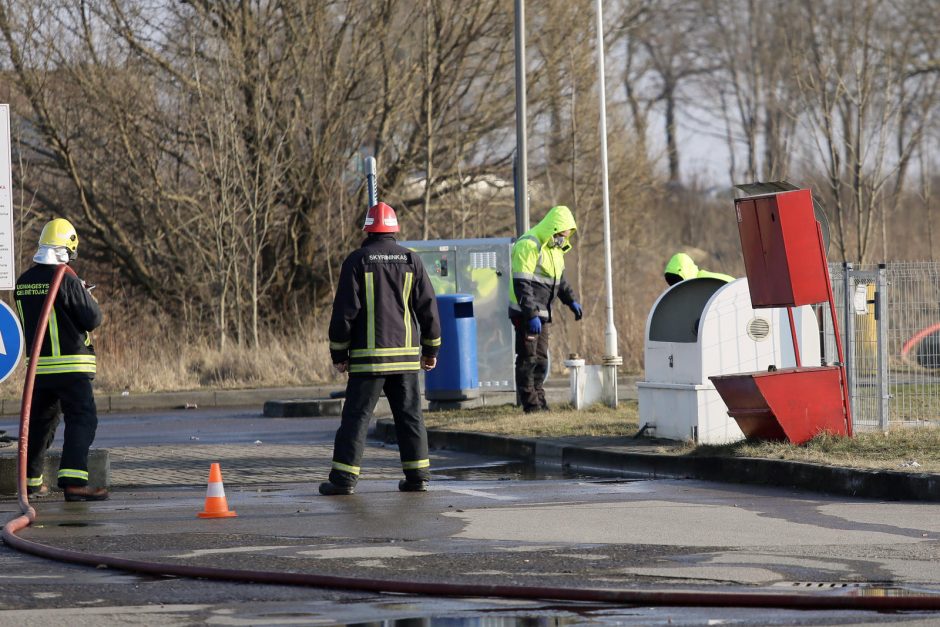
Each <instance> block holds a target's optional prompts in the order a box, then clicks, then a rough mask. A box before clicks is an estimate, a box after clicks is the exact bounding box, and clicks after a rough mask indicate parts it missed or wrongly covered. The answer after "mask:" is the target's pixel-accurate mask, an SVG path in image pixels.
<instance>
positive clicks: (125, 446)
mask: <svg viewBox="0 0 940 627" xmlns="http://www.w3.org/2000/svg"><path fill="white" fill-rule="evenodd" d="M335 426H336V420H335V419H312V420H311V419H268V418H261V417H260V414H259V413H258V412H256V411H254V410H211V411H201V410H197V411H178V412H154V413H147V414H125V415H117V414H115V415H103V416H102V420H101V429H100V436H99V439H98V445H100V446H107V447H109V448H113V449H114V450H116V451H121V454H120V455H118V456H114V453H112V455H113V456H114V457H115V458H114V459H112V468H113V471H114V473H115V475H116V476H118V477H120V476H121V472H124V473H125V475H126V476H131V477H133V476H134V475H135V474H138V472H137V471H134V472H131V471H129V470H127V468H137V466H135V464H140V459H141V458H142V456H144V455H147V454H149V455H150V457H149V458H148V459H149V460H150V461H149V462H148V463H149V464H150V466H148V468H152V469H153V472H154V473H155V474H159V473H160V472H163V473H164V479H163V480H164V481H165V482H164V483H162V484H155V485H136V486H132V485H127V486H126V487H121V485H120V484H119V485H118V486H117V487H116V488H115V491H114V497H113V499H112V500H111V501H108V502H106V503H96V504H66V503H64V502H62V501H61V500H60V499H58V498H56V497H53V498H51V499H50V500H48V501H44V502H40V503H38V504H37V510H38V520H37V522H36V524H34V525H33V526H32V527H30V528H29V529H26V530H24V531H23V532H21V534H20V535H21V536H22V537H24V538H27V539H30V540H34V541H37V542H42V543H47V544H49V545H52V546H57V547H63V548H70V549H74V550H81V551H86V552H100V553H106V554H109V555H117V556H123V557H130V558H135V559H146V560H154V561H163V562H172V563H181V564H194V565H205V566H217V567H226V568H240V569H252V570H281V571H291V572H311V573H319V574H334V575H344V576H356V577H368V578H380V577H388V578H391V579H396V580H411V581H426V582H450V583H481V582H485V583H499V584H504V585H506V586H518V585H541V586H559V587H565V588H576V587H594V588H616V589H638V590H665V591H675V590H682V591H693V592H699V593H702V594H710V593H714V592H729V591H737V592H752V591H764V592H767V591H769V592H780V593H785V592H797V593H800V594H824V595H845V596H848V597H853V595H854V596H868V595H903V594H906V593H911V592H923V591H930V592H934V591H936V592H938V593H940V560H938V557H940V542H938V538H940V505H932V504H924V503H916V504H913V503H903V502H902V503H896V502H892V503H883V502H871V501H865V500H857V499H849V498H839V497H832V498H830V497H825V496H820V495H816V494H813V495H807V494H802V493H798V492H793V491H788V490H781V489H775V488H761V487H750V486H739V485H724V484H710V483H705V482H697V481H680V480H669V481H662V480H660V481H646V480H644V481H633V480H627V479H613V478H609V477H608V478H602V477H580V478H557V477H561V476H562V475H561V473H560V472H558V471H555V472H549V473H548V474H547V476H549V477H555V478H550V479H547V480H537V481H531V480H525V479H524V478H523V477H526V476H528V475H527V474H525V473H520V472H517V469H516V468H514V467H513V466H511V465H503V464H502V462H503V461H505V460H498V459H493V458H487V457H484V456H477V455H467V454H463V453H456V452H453V451H435V452H433V453H432V464H433V466H434V467H435V469H436V471H437V474H436V478H435V481H433V482H432V489H431V491H430V492H428V493H426V494H402V493H399V492H398V491H397V489H396V483H397V479H398V476H399V474H400V471H399V470H398V469H397V467H396V465H397V451H395V449H394V448H389V447H384V446H380V445H377V444H375V445H373V446H370V448H369V449H368V450H367V451H366V456H365V460H364V463H363V467H364V473H365V474H364V479H363V481H362V482H361V483H360V488H359V490H358V492H357V494H356V495H354V496H351V497H333V498H326V497H321V496H319V495H317V494H316V483H317V482H318V481H319V480H321V479H322V477H324V476H325V471H326V469H327V467H328V464H329V454H330V444H331V441H332V435H333V429H335ZM4 428H8V427H5V426H3V423H0V429H4ZM13 430H15V427H14V429H13ZM192 438H198V439H197V440H194V439H192ZM259 442H260V444H259ZM205 451H209V452H213V451H220V452H223V453H224V454H225V455H229V457H228V459H230V460H231V465H227V466H226V473H225V478H226V484H225V488H226V494H227V498H228V503H229V506H230V507H232V508H233V509H235V510H236V511H237V512H238V517H237V518H231V519H224V520H201V519H197V518H196V516H195V513H196V512H198V511H200V510H201V509H202V505H203V498H204V493H205V484H204V483H202V484H201V485H200V482H201V481H204V478H203V477H204V473H201V474H200V476H198V477H196V478H195V479H190V478H187V476H186V475H184V474H180V473H179V472H178V469H172V468H171V469H164V468H162V467H161V466H162V465H163V464H166V463H180V461H181V460H182V461H186V460H189V459H191V458H193V457H195V455H194V452H198V453H201V452H205ZM292 451H294V452H295V453H296V455H295V456H291V452H292ZM198 461H199V463H202V461H204V460H198ZM265 463H267V464H268V465H274V466H275V467H277V468H279V469H280V470H278V471H277V472H276V473H274V475H275V476H279V477H282V478H285V480H281V481H271V480H269V478H267V476H262V475H259V474H258V472H257V471H256V469H257V468H259V467H261V466H262V465H263V464H265ZM122 464H124V465H125V467H126V468H125V469H124V470H122ZM226 464H229V462H226ZM243 464H247V466H246V467H245V468H243V467H242V465H243ZM254 464H257V465H254ZM288 475H289V476H288ZM543 476H545V475H543ZM129 482H130V483H133V481H132V480H129ZM15 513H16V503H15V502H13V501H12V500H6V501H2V502H0V514H3V519H4V520H7V519H9V518H11V517H12V516H14V514H15ZM0 609H2V611H0V624H11V625H12V624H15V625H29V624H69V625H125V624H146V625H153V624H187V625H188V624H219V625H245V624H250V625H292V624H304V625H309V624H353V623H361V622H375V621H379V620H381V621H406V622H408V624H409V625H411V624H412V623H413V622H414V621H415V620H420V621H421V622H422V624H429V625H434V624H443V623H447V624H448V625H454V624H457V625H462V624H467V625H471V624H472V625H480V624H487V625H490V624H492V625H497V624H498V625H500V626H502V625H507V626H510V625H516V624H520V625H521V624H526V625H529V624H532V622H533V620H537V622H539V624H557V625H568V624H600V625H607V624H631V625H632V624H635V625H640V624H642V625H647V624H673V625H676V624H680V625H681V624H688V625H700V624H728V623H734V624H754V625H770V624H779V625H797V624H799V625H805V624H817V625H822V624H875V623H885V622H896V623H902V624H924V625H927V624H936V623H937V621H938V620H940V616H938V615H935V614H931V613H916V612H915V613H891V614H887V613H885V614H879V613H874V612H865V611H852V610H848V611H795V610H783V609H762V610H755V609H737V608H704V607H700V608H670V607H611V606H599V605H590V604H575V603H558V602H546V601H538V600H532V601H523V600H508V599H459V598H458V599H453V598H433V597H421V596H412V595H391V594H376V593H361V592H347V591H338V590H323V589H313V588H301V587H292V586H283V585H258V584H246V583H226V582H212V581H205V580H187V579H178V578H166V577H153V576H138V575H134V574H128V573H123V572H117V571H112V570H110V569H95V568H89V567H83V566H73V565H68V564H61V563H56V562H52V561H49V560H44V559H40V558H35V557H32V556H28V555H23V554H20V553H17V552H15V551H12V550H11V549H9V548H8V547H3V548H0ZM402 624H404V623H402Z"/></svg>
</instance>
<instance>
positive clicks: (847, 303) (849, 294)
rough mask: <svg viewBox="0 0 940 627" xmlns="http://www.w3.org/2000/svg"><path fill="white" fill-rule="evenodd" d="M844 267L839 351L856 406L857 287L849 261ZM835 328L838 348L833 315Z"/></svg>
mask: <svg viewBox="0 0 940 627" xmlns="http://www.w3.org/2000/svg"><path fill="white" fill-rule="evenodd" d="M842 269H843V271H844V272H845V277H843V283H844V290H845V294H844V295H843V299H842V303H843V311H842V321H843V324H842V328H843V332H844V333H845V352H844V353H843V352H842V351H841V350H840V351H839V359H841V360H842V367H843V369H844V370H845V394H846V396H847V397H848V398H847V399H846V400H847V401H848V402H849V407H850V408H851V407H854V406H855V305H854V296H855V288H854V287H853V285H852V284H853V280H852V279H853V277H852V269H853V266H852V264H851V263H849V262H847V261H846V262H843V264H842ZM833 329H834V330H835V336H836V348H837V349H838V348H839V346H840V341H839V329H838V328H836V326H835V317H833ZM852 426H853V425H849V427H850V429H849V435H851V434H852V429H851V427H852Z"/></svg>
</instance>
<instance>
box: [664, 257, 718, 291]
mask: <svg viewBox="0 0 940 627" xmlns="http://www.w3.org/2000/svg"><path fill="white" fill-rule="evenodd" d="M664 274H665V278H666V283H668V284H669V285H675V284H676V283H678V282H680V281H685V280H686V279H719V280H720V281H724V282H726V283H730V282H731V281H734V277H733V276H731V275H729V274H722V273H720V272H709V271H708V270H701V269H699V267H698V266H697V265H695V262H694V261H692V258H691V257H689V256H688V255H687V254H685V253H676V254H675V255H673V256H672V258H671V259H670V260H669V263H667V264H666V270H665V273H664Z"/></svg>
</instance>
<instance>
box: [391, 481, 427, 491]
mask: <svg viewBox="0 0 940 627" xmlns="http://www.w3.org/2000/svg"><path fill="white" fill-rule="evenodd" d="M398 489H399V490H401V491H402V492H427V491H428V482H427V481H411V480H410V479H402V480H401V481H399V482H398Z"/></svg>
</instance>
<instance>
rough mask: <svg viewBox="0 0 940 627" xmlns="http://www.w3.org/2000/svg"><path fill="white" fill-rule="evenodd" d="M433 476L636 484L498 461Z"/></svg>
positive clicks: (436, 471) (617, 477) (606, 476)
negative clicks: (580, 480)
mask: <svg viewBox="0 0 940 627" xmlns="http://www.w3.org/2000/svg"><path fill="white" fill-rule="evenodd" d="M431 476H432V477H434V478H437V479H451V480H455V481H494V480H496V481H551V480H559V479H582V480H594V481H597V482H603V483H619V482H627V481H636V479H629V478H625V477H623V475H621V474H618V473H611V474H601V473H590V474H588V473H584V472H580V471H575V470H571V469H569V468H565V467H561V466H554V465H551V466H550V465H543V464H534V463H531V462H524V461H517V460H512V461H498V462H491V463H487V464H478V465H474V466H455V467H449V468H432V469H431Z"/></svg>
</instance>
